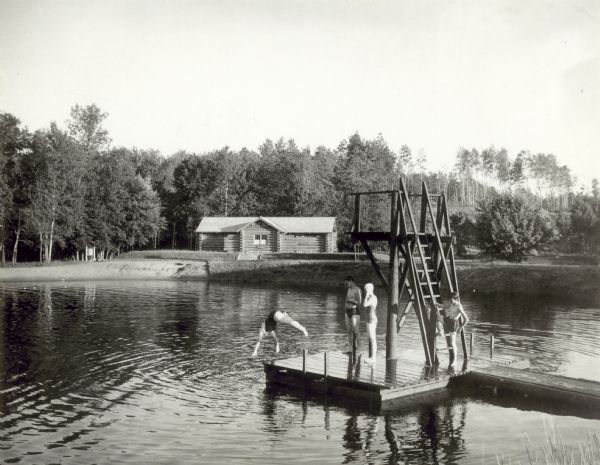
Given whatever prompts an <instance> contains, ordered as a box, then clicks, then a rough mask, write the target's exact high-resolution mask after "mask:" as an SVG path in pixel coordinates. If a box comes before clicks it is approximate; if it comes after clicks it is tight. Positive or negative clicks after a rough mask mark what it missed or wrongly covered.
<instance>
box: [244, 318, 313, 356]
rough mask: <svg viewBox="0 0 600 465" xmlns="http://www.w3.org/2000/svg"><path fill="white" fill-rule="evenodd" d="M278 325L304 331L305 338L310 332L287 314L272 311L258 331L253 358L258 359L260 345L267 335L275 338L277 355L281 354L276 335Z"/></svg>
mask: <svg viewBox="0 0 600 465" xmlns="http://www.w3.org/2000/svg"><path fill="white" fill-rule="evenodd" d="M277 323H283V324H286V325H290V326H292V327H293V328H296V329H297V330H299V331H302V333H304V336H305V337H308V332H307V331H306V329H305V328H304V326H302V325H301V324H300V323H298V322H297V321H296V320H293V319H292V318H291V317H290V316H289V315H288V314H287V313H286V312H282V311H281V310H272V311H271V312H270V313H269V315H268V316H267V318H265V321H263V323H262V325H261V326H260V330H259V331H258V342H257V343H256V347H254V352H252V357H256V356H257V355H258V348H259V346H260V343H261V341H262V340H263V337H265V336H266V335H267V334H270V335H271V336H273V339H275V353H276V354H278V353H279V340H278V339H277V334H276V333H275V329H276V328H277Z"/></svg>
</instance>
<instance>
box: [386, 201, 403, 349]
mask: <svg viewBox="0 0 600 465" xmlns="http://www.w3.org/2000/svg"><path fill="white" fill-rule="evenodd" d="M398 194H399V192H398V191H393V192H392V201H391V204H392V205H391V211H390V223H391V224H390V232H391V238H390V272H389V274H388V276H389V285H388V312H387V328H386V336H385V357H386V358H387V359H389V360H391V359H394V360H395V359H396V357H397V356H396V352H397V350H396V349H397V343H398V332H397V331H396V326H397V324H398V297H399V294H400V292H399V291H400V289H399V288H398V284H399V280H400V279H399V278H400V270H399V266H400V259H399V254H398V240H399V233H400V231H399V229H400V224H399V211H398Z"/></svg>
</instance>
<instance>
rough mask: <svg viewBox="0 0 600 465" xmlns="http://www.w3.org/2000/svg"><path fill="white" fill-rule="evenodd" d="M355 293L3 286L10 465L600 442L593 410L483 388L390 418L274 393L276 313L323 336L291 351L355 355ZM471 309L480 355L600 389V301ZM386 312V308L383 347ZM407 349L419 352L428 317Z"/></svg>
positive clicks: (3, 380)
mask: <svg viewBox="0 0 600 465" xmlns="http://www.w3.org/2000/svg"><path fill="white" fill-rule="evenodd" d="M341 295H342V289H341V288H340V290H339V292H337V293H336V292H327V291H314V292H313V291H306V290H291V289H273V288H259V287H241V286H234V285H226V284H214V283H206V282H194V283H184V282H174V281H162V282H151V283H148V282H123V283H119V282H98V283H68V284H60V283H36V284H32V283H27V284H12V283H11V284H1V283H0V342H1V344H0V460H1V461H2V462H3V463H27V464H29V463H36V464H51V463H63V464H91V463H99V464H100V463H102V464H118V463H127V464H148V463H152V464H175V463H176V464H198V463H210V464H212V463H215V464H219V463H240V464H242V463H243V464H247V463H257V464H270V463H273V464H281V463H289V464H296V463H332V464H339V463H410V464H419V463H422V464H429V463H443V464H453V463H460V464H496V463H497V461H496V460H497V457H500V456H503V457H504V460H505V462H504V463H513V464H515V463H518V461H521V462H522V463H529V461H528V459H527V448H529V450H530V451H531V450H533V451H540V450H541V448H542V447H543V446H545V445H547V441H548V437H549V436H551V435H552V434H554V433H556V432H558V434H560V436H561V437H562V441H563V442H564V443H565V444H566V445H567V446H568V447H570V446H573V447H577V446H578V445H579V443H580V442H581V441H584V440H585V439H586V438H587V437H589V436H590V435H593V434H599V433H600V419H598V418H585V417H586V416H588V417H589V415H586V414H585V408H583V409H582V411H581V412H573V411H560V410H557V409H556V408H555V407H556V406H541V407H540V406H536V407H535V408H533V406H531V405H527V404H523V403H522V402H521V403H519V404H513V403H511V401H509V400H506V399H496V398H495V397H493V396H492V395H486V394H484V393H482V394H481V395H479V394H477V393H475V394H474V393H470V394H466V393H462V394H461V393H453V394H451V395H442V394H440V397H439V399H436V400H434V401H431V400H430V401H428V402H422V403H420V404H414V405H408V406H406V407H402V408H399V409H398V410H397V411H392V412H390V413H386V414H384V415H378V414H375V413H373V412H369V411H364V410H359V409H354V408H352V407H347V406H346V407H344V406H339V405H331V404H326V403H324V402H322V401H318V400H313V399H308V400H303V399H301V398H298V397H294V396H293V395H290V394H284V393H276V392H275V393H274V392H268V391H266V390H265V383H264V373H263V370H262V360H264V359H266V358H270V357H271V355H272V353H273V348H274V347H273V341H272V340H271V339H269V338H267V339H266V340H265V343H264V345H263V346H262V347H261V352H260V353H259V358H258V359H257V360H253V359H251V358H249V355H250V354H251V352H252V349H253V345H254V344H255V342H256V336H257V332H258V328H259V326H260V322H261V320H262V319H263V318H264V316H265V315H266V314H267V313H268V311H269V310H271V309H274V308H277V309H283V310H287V311H289V312H290V314H291V315H292V316H293V317H295V318H297V319H298V320H299V321H300V322H301V323H302V324H303V325H305V326H306V328H307V330H308V332H309V338H308V339H305V338H304V337H303V336H302V335H301V333H300V332H298V331H296V330H294V329H292V328H289V327H282V328H281V331H280V334H281V346H282V354H281V356H290V355H296V354H298V353H300V351H301V350H302V349H303V348H308V349H309V350H310V351H322V350H325V349H328V350H341V349H342V348H343V347H344V341H345V329H344V320H343V315H342V313H341V311H340V310H339V303H340V300H339V299H340V296H341ZM463 303H464V305H465V309H466V310H467V312H468V313H469V315H470V316H471V319H472V324H471V325H470V331H474V332H475V333H476V343H477V344H481V345H483V344H484V342H485V341H487V340H488V337H489V334H490V333H491V332H493V333H494V334H495V335H496V338H497V341H498V347H499V348H500V349H501V348H502V347H509V348H511V349H513V350H517V351H521V352H523V353H526V354H528V355H530V356H532V360H531V365H532V369H535V370H540V371H544V372H552V373H559V374H564V375H567V376H576V377H584V378H588V379H594V380H599V381H600V363H599V361H600V308H599V306H598V305H592V306H581V305H579V306H578V305H573V304H568V303H564V302H563V303H560V304H558V303H556V302H548V301H544V300H543V299H530V300H524V299H522V298H513V299H510V298H506V299H504V300H500V299H498V298H489V297H488V298H482V297H475V296H474V295H472V296H466V297H463ZM385 309H386V301H385V297H381V298H380V306H379V309H378V313H379V316H380V322H382V323H381V324H380V327H379V328H378V337H379V344H380V347H381V348H382V349H383V347H384V339H385ZM363 329H364V328H363ZM400 346H401V349H402V350H406V349H408V348H410V347H413V348H414V347H417V348H419V347H420V338H419V331H418V329H417V326H416V321H415V318H414V315H413V316H411V317H410V318H409V320H408V322H407V325H406V326H405V327H404V328H403V332H402V338H401V342H400ZM482 350H484V349H483V347H482ZM528 444H529V445H528ZM538 453H539V452H538ZM509 461H511V462H509Z"/></svg>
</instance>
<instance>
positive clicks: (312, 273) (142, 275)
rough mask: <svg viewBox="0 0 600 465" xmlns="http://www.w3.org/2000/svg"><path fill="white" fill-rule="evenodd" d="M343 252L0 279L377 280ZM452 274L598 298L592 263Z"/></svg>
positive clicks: (489, 288) (481, 267)
mask: <svg viewBox="0 0 600 465" xmlns="http://www.w3.org/2000/svg"><path fill="white" fill-rule="evenodd" d="M181 256H182V257H183V256H184V255H181ZM187 256H188V257H189V254H187ZM349 258H350V257H344V258H343V259H341V260H317V259H314V260H300V259H297V258H296V259H278V258H270V259H268V260H237V259H235V257H227V259H222V258H221V257H219V258H214V257H204V258H199V257H194V258H192V259H189V258H188V259H174V258H172V259H166V258H163V259H159V258H138V257H135V258H128V257H122V258H120V259H118V260H112V261H106V262H87V263H82V262H55V263H53V264H50V265H42V266H17V267H12V266H5V267H0V282H9V281H13V282H15V281H63V280H64V281H85V280H128V279H131V280H135V279H142V280H144V279H147V280H151V279H156V280H160V279H182V280H210V281H217V282H230V283H238V284H270V285H286V286H299V287H309V288H338V287H339V286H340V285H341V282H342V280H343V278H344V276H346V275H348V274H351V275H353V276H354V277H355V279H356V280H357V282H360V283H365V282H369V281H371V282H373V283H374V284H375V285H376V286H379V280H378V278H377V276H376V274H375V272H374V271H373V268H372V267H371V264H370V263H369V262H368V261H365V260H360V261H354V259H353V255H352V256H351V258H352V259H349ZM382 268H383V270H384V272H386V273H387V264H383V265H382ZM457 275H458V281H459V284H460V289H461V290H462V292H467V291H468V292H478V293H481V294H496V293H501V294H525V295H540V294H543V295H547V296H556V297H565V298H577V299H580V300H586V301H593V302H600V286H599V284H598V283H600V267H598V266H590V265H551V264H550V265H549V264H542V263H538V264H535V263H523V264H506V263H489V262H481V261H459V262H458V263H457Z"/></svg>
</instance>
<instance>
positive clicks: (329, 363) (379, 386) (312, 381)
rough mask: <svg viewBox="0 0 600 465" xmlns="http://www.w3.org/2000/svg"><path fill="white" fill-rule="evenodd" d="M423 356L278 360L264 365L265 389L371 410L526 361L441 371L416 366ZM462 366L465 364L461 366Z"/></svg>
mask: <svg viewBox="0 0 600 465" xmlns="http://www.w3.org/2000/svg"><path fill="white" fill-rule="evenodd" d="M418 358H419V355H418V354H417V353H416V352H415V353H409V354H407V356H405V357H403V358H399V359H397V360H392V361H389V360H385V359H382V360H378V362H377V364H375V365H370V364H367V363H365V362H363V361H361V360H360V357H359V358H358V359H357V360H354V361H353V357H352V355H351V354H347V353H341V352H328V353H318V354H312V355H307V354H303V355H302V356H298V357H293V358H288V359H279V360H274V361H270V362H266V363H265V364H264V368H265V373H266V378H267V384H268V385H270V386H285V387H287V388H291V389H293V390H301V391H304V392H306V391H308V392H310V393H315V394H324V395H333V396H335V397H336V398H337V400H350V401H360V402H364V403H367V404H368V405H369V406H370V407H382V406H384V405H387V404H393V403H394V401H397V400H399V399H404V398H407V397H411V396H415V395H420V394H424V393H428V392H432V391H436V390H439V389H444V388H446V387H447V386H448V383H449V382H450V379H451V378H454V377H458V376H463V375H465V374H467V373H470V372H471V371H472V370H473V369H476V368H485V367H489V366H490V364H491V363H493V364H494V365H495V366H511V365H515V364H517V363H522V362H523V359H522V358H519V357H516V356H513V355H501V354H498V355H495V356H494V359H493V362H490V361H489V360H485V359H484V358H477V357H472V358H471V359H470V360H469V362H468V367H467V366H464V365H463V366H460V365H459V366H458V368H457V369H448V368H445V367H444V363H445V364H446V366H447V361H446V360H444V359H443V358H442V359H441V361H440V362H441V365H440V366H439V367H438V368H429V367H425V366H424V365H423V363H422V362H418V361H417V360H418ZM459 363H462V362H461V361H460V360H459Z"/></svg>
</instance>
